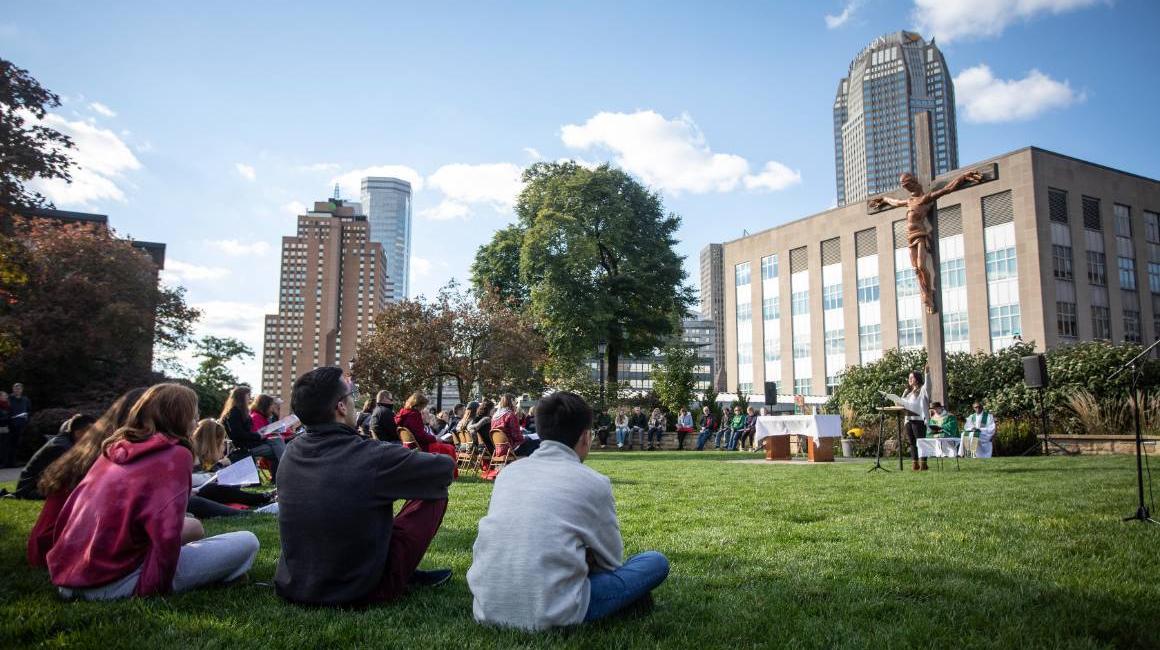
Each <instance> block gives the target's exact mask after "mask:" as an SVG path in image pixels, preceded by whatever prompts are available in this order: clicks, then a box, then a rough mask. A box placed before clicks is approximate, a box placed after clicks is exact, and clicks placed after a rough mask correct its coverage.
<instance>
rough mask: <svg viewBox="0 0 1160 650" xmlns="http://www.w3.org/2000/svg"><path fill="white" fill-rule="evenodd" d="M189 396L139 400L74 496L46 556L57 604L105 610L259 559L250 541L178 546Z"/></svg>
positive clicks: (174, 387)
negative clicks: (81, 602) (91, 604)
mask: <svg viewBox="0 0 1160 650" xmlns="http://www.w3.org/2000/svg"><path fill="white" fill-rule="evenodd" d="M196 418H197V394H196V393H194V392H193V391H192V390H190V389H189V388H186V387H184V386H181V385H178V384H158V385H156V386H153V387H152V388H150V389H148V390H147V391H145V394H144V395H142V396H141V399H140V400H138V402H137V403H136V405H134V407H133V409H132V411H131V412H130V413H129V419H128V423H127V424H126V426H124V427H122V428H121V429H119V430H117V432H116V433H114V434H113V435H112V436H111V437H110V438H109V439H108V441H106V442H105V444H104V449H103V451H102V452H101V455H100V457H99V458H98V459H97V461H96V462H95V463H94V464H93V466H92V469H90V470H89V472H88V473H87V474H86V475H85V478H84V480H82V481H81V482H80V484H79V485H77V487H76V489H75V490H73V492H72V494H71V495H70V496H69V498H68V500H67V501H66V502H65V504H64V507H63V508H61V511H60V516H59V518H58V519H57V522H56V531H55V533H56V534H55V539H54V541H53V545H52V550H51V551H49V552H48V556H47V560H48V571H49V575H50V577H51V578H52V583H53V584H54V585H56V586H57V588H58V590H59V591H60V594H61V595H62V596H64V597H65V598H84V599H86V600H111V599H115V598H127V597H130V596H150V595H154V594H167V593H171V592H182V591H189V590H191V589H195V588H197V587H200V586H203V585H206V584H210V583H215V582H230V581H233V580H236V579H238V578H240V577H242V576H243V575H245V574H246V572H247V571H249V569H250V566H251V565H252V564H253V563H254V558H255V557H256V556H257V554H258V538H257V537H255V536H254V534H253V533H250V532H248V531H238V532H233V533H226V534H224V535H218V536H216V537H210V538H206V539H201V540H198V541H194V542H191V543H189V544H186V545H184V546H183V545H182V542H183V535H182V532H183V528H184V527H185V519H186V518H185V509H186V502H187V501H188V499H189V490H190V468H191V467H192V466H193V454H192V452H191V451H190V442H189V435H190V431H191V430H192V429H193V426H194V422H195V420H196Z"/></svg>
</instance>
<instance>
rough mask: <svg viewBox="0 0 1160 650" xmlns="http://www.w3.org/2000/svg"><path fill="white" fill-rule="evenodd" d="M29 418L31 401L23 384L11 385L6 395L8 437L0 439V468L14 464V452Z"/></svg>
mask: <svg viewBox="0 0 1160 650" xmlns="http://www.w3.org/2000/svg"><path fill="white" fill-rule="evenodd" d="M30 417H32V401H31V400H29V399H28V396H27V395H25V394H24V384H21V383H16V384H13V385H12V393H10V394H9V395H8V435H7V436H4V437H3V438H2V439H0V467H12V466H13V465H14V464H15V463H16V452H17V451H18V450H19V449H20V439H21V438H23V437H24V429H25V427H27V426H28V418H30Z"/></svg>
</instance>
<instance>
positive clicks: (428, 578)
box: [407, 569, 451, 587]
mask: <svg viewBox="0 0 1160 650" xmlns="http://www.w3.org/2000/svg"><path fill="white" fill-rule="evenodd" d="M450 579H451V569H435V570H434V571H423V570H421V569H415V572H414V573H412V574H411V577H410V579H408V580H407V584H409V585H411V586H412V587H438V586H439V585H441V584H443V583H445V582H447V581H448V580H450Z"/></svg>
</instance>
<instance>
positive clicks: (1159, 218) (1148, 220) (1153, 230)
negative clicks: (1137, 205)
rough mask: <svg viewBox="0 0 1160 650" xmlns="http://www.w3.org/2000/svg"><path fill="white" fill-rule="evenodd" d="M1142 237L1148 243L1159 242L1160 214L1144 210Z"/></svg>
mask: <svg viewBox="0 0 1160 650" xmlns="http://www.w3.org/2000/svg"><path fill="white" fill-rule="evenodd" d="M1144 239H1146V240H1147V241H1148V243H1149V244H1160V214H1156V213H1155V212H1149V211H1148V210H1144Z"/></svg>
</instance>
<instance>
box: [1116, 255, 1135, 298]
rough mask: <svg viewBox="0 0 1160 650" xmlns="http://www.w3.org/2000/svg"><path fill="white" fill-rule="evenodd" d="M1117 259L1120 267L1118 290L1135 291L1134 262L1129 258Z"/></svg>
mask: <svg viewBox="0 0 1160 650" xmlns="http://www.w3.org/2000/svg"><path fill="white" fill-rule="evenodd" d="M1118 259H1119V265H1120V288H1121V289H1127V290H1128V291H1135V290H1136V260H1134V259H1132V258H1130V257H1121V258H1118Z"/></svg>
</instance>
